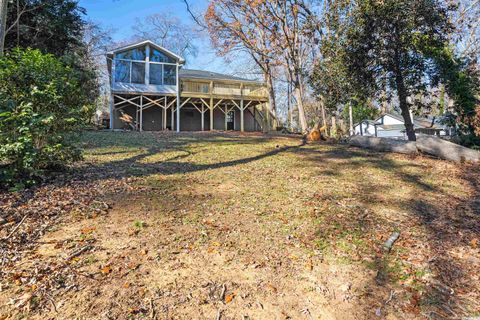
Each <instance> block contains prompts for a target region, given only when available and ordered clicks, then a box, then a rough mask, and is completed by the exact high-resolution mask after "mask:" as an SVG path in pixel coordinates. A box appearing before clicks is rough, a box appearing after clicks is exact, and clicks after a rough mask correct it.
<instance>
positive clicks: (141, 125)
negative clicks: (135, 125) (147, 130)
mask: <svg viewBox="0 0 480 320" xmlns="http://www.w3.org/2000/svg"><path fill="white" fill-rule="evenodd" d="M140 131H143V96H140Z"/></svg>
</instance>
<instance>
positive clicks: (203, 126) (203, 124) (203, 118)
mask: <svg viewBox="0 0 480 320" xmlns="http://www.w3.org/2000/svg"><path fill="white" fill-rule="evenodd" d="M202 131H205V106H204V105H203V103H202Z"/></svg>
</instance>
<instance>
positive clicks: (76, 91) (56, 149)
mask: <svg viewBox="0 0 480 320" xmlns="http://www.w3.org/2000/svg"><path fill="white" fill-rule="evenodd" d="M0 30H1V31H0V188H2V187H6V188H14V189H18V188H23V187H24V186H26V185H31V184H34V183H36V182H37V181H39V180H41V179H43V178H44V176H45V173H47V172H48V171H50V170H51V169H56V168H60V167H62V166H63V165H65V164H67V163H69V162H72V161H76V160H78V159H80V158H81V150H80V149H79V148H77V146H76V145H75V144H74V143H73V141H72V139H71V135H69V133H70V132H72V131H77V130H81V129H82V128H84V127H85V125H87V124H88V123H90V121H91V119H92V117H93V114H94V113H95V111H96V105H97V104H96V101H97V99H98V97H99V94H100V90H101V84H100V78H101V77H100V72H99V69H98V63H97V62H98V59H97V55H98V53H99V52H101V51H102V50H101V47H102V45H103V44H104V43H105V42H106V41H107V40H108V36H107V35H106V34H105V33H103V32H102V30H101V28H99V27H98V26H96V25H94V24H91V23H89V22H87V21H86V20H85V10H84V9H83V8H81V7H79V5H78V2H77V1H74V0H14V1H4V0H2V1H0ZM102 58H103V57H102Z"/></svg>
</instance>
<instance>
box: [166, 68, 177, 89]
mask: <svg viewBox="0 0 480 320" xmlns="http://www.w3.org/2000/svg"><path fill="white" fill-rule="evenodd" d="M176 83H177V68H176V66H172V65H168V64H165V65H163V84H168V85H175V84H176Z"/></svg>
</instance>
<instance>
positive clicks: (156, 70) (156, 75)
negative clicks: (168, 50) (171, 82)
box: [150, 63, 163, 84]
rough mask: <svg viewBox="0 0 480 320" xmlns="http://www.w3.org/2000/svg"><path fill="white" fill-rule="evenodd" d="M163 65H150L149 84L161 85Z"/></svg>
mask: <svg viewBox="0 0 480 320" xmlns="http://www.w3.org/2000/svg"><path fill="white" fill-rule="evenodd" d="M162 66H163V64H156V63H150V84H162V74H163V71H162Z"/></svg>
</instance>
